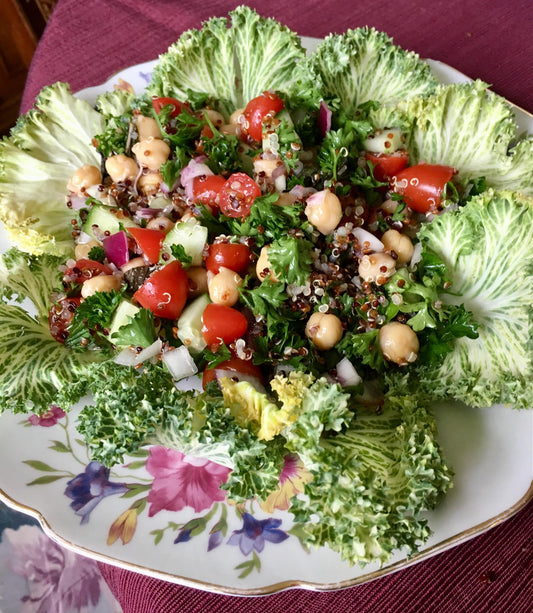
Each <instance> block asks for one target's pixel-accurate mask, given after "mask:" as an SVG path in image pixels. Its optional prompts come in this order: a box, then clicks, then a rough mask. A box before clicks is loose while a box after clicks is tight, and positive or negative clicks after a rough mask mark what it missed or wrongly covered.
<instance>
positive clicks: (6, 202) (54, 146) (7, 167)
mask: <svg viewBox="0 0 533 613" xmlns="http://www.w3.org/2000/svg"><path fill="white" fill-rule="evenodd" d="M102 128H103V123H102V118H101V116H100V114H99V113H98V112H97V111H95V110H94V109H93V108H92V107H91V105H90V104H88V103H87V102H85V101H83V100H79V99H77V98H75V97H74V96H73V95H72V94H71V92H70V88H69V86H68V85H67V84H66V83H56V84H55V85H50V86H48V87H45V88H44V89H43V90H42V91H41V93H40V94H39V96H38V97H37V100H36V103H35V108H34V109H32V110H31V111H29V112H28V113H27V114H26V115H23V116H21V117H20V118H19V120H18V122H17V124H16V126H15V127H14V128H13V129H12V131H11V135H10V137H9V138H5V139H4V140H2V141H0V221H3V222H4V224H5V227H6V232H7V234H8V236H9V238H10V239H11V240H12V242H13V243H14V244H15V245H17V246H18V247H20V248H21V249H22V250H24V251H27V252H28V253H33V254H35V255H38V254H41V253H52V254H66V253H69V252H71V251H72V249H73V244H72V236H71V229H72V228H71V224H70V220H71V219H72V216H73V215H72V212H71V211H70V209H68V208H67V206H66V199H65V196H66V193H67V192H66V186H67V183H68V180H69V179H70V177H71V176H72V174H73V173H74V171H75V170H76V169H78V168H79V167H80V166H82V165H83V164H92V165H95V166H97V167H98V168H99V167H100V163H101V160H100V155H99V154H98V153H97V151H96V149H95V148H94V147H93V146H92V145H91V139H92V137H93V136H94V135H95V134H97V133H99V132H101V130H102Z"/></svg>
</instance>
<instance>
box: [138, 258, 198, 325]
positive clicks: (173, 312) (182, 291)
mask: <svg viewBox="0 0 533 613" xmlns="http://www.w3.org/2000/svg"><path fill="white" fill-rule="evenodd" d="M188 293H189V284H188V281H187V275H186V274H185V271H184V270H183V268H182V266H181V264H180V262H178V260H172V262H170V263H169V264H167V265H166V266H164V267H163V268H160V269H159V270H156V271H155V272H154V273H152V274H151V275H150V276H149V277H148V279H146V281H145V282H144V283H143V285H142V286H141V287H140V288H139V289H138V290H137V291H136V292H135V293H134V294H133V298H134V300H136V301H137V302H138V303H139V304H140V305H141V306H142V307H144V308H145V309H150V310H151V311H152V312H153V313H154V315H156V316H157V317H163V318H165V319H177V318H178V317H179V316H180V315H181V312H182V311H183V307H184V306H185V302H186V301H187V295H188Z"/></svg>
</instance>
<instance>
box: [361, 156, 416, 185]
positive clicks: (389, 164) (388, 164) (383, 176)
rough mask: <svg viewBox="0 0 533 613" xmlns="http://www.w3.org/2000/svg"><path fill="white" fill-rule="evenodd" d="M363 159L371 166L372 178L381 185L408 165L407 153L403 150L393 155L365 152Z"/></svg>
mask: <svg viewBox="0 0 533 613" xmlns="http://www.w3.org/2000/svg"><path fill="white" fill-rule="evenodd" d="M365 158H366V159H367V161H369V162H370V163H371V164H372V166H373V173H374V178H375V179H377V180H378V181H381V182H383V183H388V182H389V181H390V179H391V178H392V177H393V176H394V175H395V174H397V173H399V172H400V170H403V169H404V168H405V167H406V166H407V164H409V153H407V151H405V150H404V149H402V150H400V151H395V152H394V153H371V152H370V151H367V152H366V153H365Z"/></svg>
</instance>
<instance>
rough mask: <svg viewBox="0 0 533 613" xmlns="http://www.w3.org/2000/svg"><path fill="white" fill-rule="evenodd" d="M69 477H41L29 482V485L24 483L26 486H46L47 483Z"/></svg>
mask: <svg viewBox="0 0 533 613" xmlns="http://www.w3.org/2000/svg"><path fill="white" fill-rule="evenodd" d="M69 476H70V475H43V476H42V477H38V478H37V479H34V480H33V481H30V483H26V485H46V484H47V483H53V482H54V481H58V480H59V479H66V478H68V477H69Z"/></svg>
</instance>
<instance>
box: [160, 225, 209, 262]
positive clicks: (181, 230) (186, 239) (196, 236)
mask: <svg viewBox="0 0 533 613" xmlns="http://www.w3.org/2000/svg"><path fill="white" fill-rule="evenodd" d="M206 242H207V228H206V227H205V226H202V225H201V224H200V223H199V222H198V221H196V219H192V220H190V221H180V222H178V223H177V224H176V225H175V226H174V227H173V228H172V230H171V231H170V232H169V233H168V234H167V235H166V237H165V240H164V241H163V248H162V250H161V254H163V253H165V254H167V255H166V256H165V258H164V261H165V262H169V261H170V259H169V258H168V256H170V257H171V258H172V252H171V246H172V245H181V246H182V247H183V249H184V250H185V253H186V254H187V255H188V256H190V257H191V258H192V262H191V265H192V266H200V265H201V264H202V252H203V250H204V247H205V244H206Z"/></svg>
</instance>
